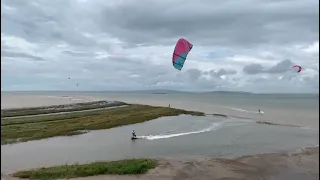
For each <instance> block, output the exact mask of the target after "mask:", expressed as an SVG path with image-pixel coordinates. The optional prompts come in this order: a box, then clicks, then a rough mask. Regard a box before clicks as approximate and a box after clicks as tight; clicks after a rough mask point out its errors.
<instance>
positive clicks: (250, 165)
mask: <svg viewBox="0 0 320 180" xmlns="http://www.w3.org/2000/svg"><path fill="white" fill-rule="evenodd" d="M146 96H148V97H146ZM196 96H198V97H199V96H200V98H198V99H197V98H196ZM224 96H226V97H230V96H231V97H232V96H233V97H232V98H231V100H230V99H225V102H228V103H226V104H223V103H222V102H219V101H221V99H216V101H217V102H216V103H210V102H208V99H209V98H208V97H210V96H209V95H206V94H202V95H201V94H200V95H199V94H198V95H195V94H191V95H188V94H187V95H186V94H177V95H172V94H165V95H162V94H148V95H143V94H142V93H140V94H139V93H131V94H129V93H128V94H125V93H122V94H121V93H120V94H115V93H105V94H103V93H100V94H96V93H72V92H68V93H29V94H28V93H16V94H14V93H9V94H6V93H3V92H2V98H1V109H8V108H22V107H38V106H48V105H60V104H71V103H75V102H76V103H79V102H90V101H97V100H110V101H123V102H126V103H135V104H148V105H153V106H164V107H167V106H168V105H169V104H170V106H171V107H174V108H181V109H186V110H193V111H200V112H205V113H206V114H209V115H208V116H207V117H204V118H202V117H199V118H196V117H189V116H180V117H177V118H170V117H168V118H160V119H158V120H154V121H150V122H147V123H142V124H136V125H129V126H123V127H119V128H113V129H109V130H98V131H97V132H89V133H85V134H82V135H77V136H71V137H57V138H51V139H48V140H36V141H30V142H25V143H17V144H12V145H2V148H1V149H2V150H1V156H2V162H1V164H2V167H4V169H1V172H2V173H3V175H2V177H1V178H2V179H10V178H11V179H12V178H13V177H9V176H8V174H9V173H12V172H11V171H12V169H15V168H14V167H17V170H20V169H25V168H27V167H30V168H34V167H39V166H40V167H41V166H49V165H56V164H61V163H62V160H63V159H66V157H61V159H60V160H59V156H61V152H68V150H67V149H69V152H68V153H67V154H69V155H68V157H70V158H69V159H68V162H76V161H80V162H83V163H85V162H87V161H92V160H94V161H95V160H113V159H112V158H111V157H114V158H116V159H121V158H124V157H131V156H133V157H142V156H148V157H154V158H156V159H159V166H158V167H156V168H155V169H153V170H150V171H149V172H148V173H147V174H145V175H125V176H122V175H121V176H115V175H102V176H96V177H84V178H77V179H117V180H125V179H128V180H129V179H130V180H131V179H155V180H160V179H176V180H180V179H263V178H264V179H319V170H318V169H319V149H318V146H317V145H318V143H319V138H318V135H319V130H318V125H319V121H318V117H319V112H318V111H317V110H315V109H316V108H317V107H316V106H318V104H314V103H315V101H316V100H313V101H312V98H309V97H307V98H301V97H298V98H296V100H295V99H294V98H293V100H292V99H290V98H287V99H289V100H290V101H289V102H291V103H292V102H294V101H296V102H298V101H299V102H300V103H301V106H303V108H304V109H302V108H300V107H299V103H298V104H294V105H293V106H297V107H290V106H284V107H281V108H280V107H279V104H288V105H291V104H290V103H288V102H287V101H279V98H277V99H278V101H277V103H275V102H273V103H269V104H260V105H256V104H253V103H251V104H250V102H249V104H244V103H242V102H239V101H240V100H239V97H237V96H235V95H220V96H219V97H224ZM211 97H212V96H211ZM253 98H255V97H251V100H252V99H253ZM262 98H263V97H262ZM308 98H309V99H311V100H308ZM235 99H236V100H238V102H237V101H236V100H235ZM268 99H269V101H272V99H270V98H268ZM284 99H285V98H284ZM306 99H307V100H306ZM212 101H213V100H212ZM248 101H250V100H248ZM255 101H257V104H259V103H261V102H265V101H266V100H265V99H263V100H259V99H258V100H255ZM307 101H308V102H307ZM239 104H243V106H241V107H240V105H239ZM270 104H276V105H274V106H275V107H272V106H271V105H270ZM258 106H259V107H258ZM308 106H310V107H311V108H306V107H308ZM257 108H262V110H263V111H264V112H265V113H264V114H263V115H261V114H259V113H257V111H256V110H255V109H257ZM295 108H296V109H300V110H295ZM277 112H279V113H277ZM214 114H216V115H217V114H219V115H225V116H215V115H214ZM290 117H291V118H290ZM301 119H302V120H301ZM195 120H197V123H194V121H195ZM258 121H260V122H268V123H264V124H259V123H255V122H258ZM168 124H170V125H169V126H171V127H170V128H168ZM182 126H185V127H182ZM208 127H209V128H208ZM235 127H236V129H235ZM133 128H134V129H136V130H137V132H138V133H141V134H146V135H149V136H148V137H146V138H147V139H148V138H149V141H138V142H136V143H133V144H132V143H131V142H130V143H128V141H127V138H126V137H125V134H126V133H127V132H128V131H129V132H130V131H131V130H132V129H133ZM225 131H228V132H229V133H227V134H225V133H226V132H225ZM164 132H166V134H161V133H164ZM190 132H191V133H190ZM231 132H232V133H231ZM270 132H272V133H271V134H269V133H270ZM159 133H160V134H159ZM110 134H113V135H117V136H118V137H119V138H118V141H117V142H115V141H113V140H112V138H109V139H108V137H110V136H111V135H110ZM158 134H159V135H158ZM228 134H229V135H228ZM259 134H260V136H259ZM268 136H269V137H268ZM277 136H278V137H279V138H277ZM294 136H296V137H295V138H293V137H294ZM102 137H103V138H102ZM210 139H212V141H213V142H210ZM199 140H202V142H199ZM94 141H96V143H95V142H94ZM70 142H72V143H70ZM89 142H90V143H89ZM103 142H104V143H105V144H106V146H104V145H102V143H103ZM88 143H89V144H88ZM285 143H286V144H285ZM72 144H73V145H72ZM99 144H100V145H99ZM135 144H139V145H135ZM85 146H89V147H88V148H83V147H85ZM109 146H114V148H112V147H109ZM309 146H311V147H309ZM312 146H313V147H312ZM33 147H41V148H37V149H34V148H33ZM77 148H78V149H79V151H78V153H79V155H73V154H71V152H75V151H76V150H77ZM139 148H141V149H139ZM41 149H45V150H43V151H42V150H41ZM50 149H51V151H52V152H51V154H52V159H50V158H49V157H48V154H46V153H49V152H50ZM81 149H82V150H81ZM143 149H146V150H143ZM44 152H46V153H44ZM23 153H25V154H23ZM55 153H56V155H55ZM59 153H60V154H59ZM179 153H180V154H179ZM49 154H50V153H49ZM74 154H77V153H74ZM92 154H95V155H94V156H93V155H92ZM132 154H133V155H132ZM25 156H29V157H30V158H29V159H28V157H25ZM109 156H110V157H109ZM13 157H15V158H16V159H12V158H13ZM36 157H42V159H43V160H44V161H40V160H37V161H38V162H36V163H27V162H26V163H24V164H22V165H21V163H22V161H31V160H32V159H35V158H36ZM80 157H83V158H82V159H81V158H80ZM23 158H24V160H21V159H23ZM19 159H20V160H19ZM39 159H41V158H39ZM10 160H11V161H10ZM9 161H10V162H9ZM9 164H10V165H9ZM6 165H7V166H6ZM10 169H11V170H10ZM5 174H7V175H5Z"/></svg>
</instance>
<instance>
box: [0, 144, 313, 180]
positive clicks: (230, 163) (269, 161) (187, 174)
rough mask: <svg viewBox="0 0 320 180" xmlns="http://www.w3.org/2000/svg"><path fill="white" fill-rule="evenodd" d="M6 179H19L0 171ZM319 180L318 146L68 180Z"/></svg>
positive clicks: (169, 161)
mask: <svg viewBox="0 0 320 180" xmlns="http://www.w3.org/2000/svg"><path fill="white" fill-rule="evenodd" d="M1 179H3V180H5V179H6V180H10V179H12V180H17V179H18V178H13V177H10V176H8V175H1ZM105 179H108V180H150V179H153V180H168V179H172V180H185V179H188V180H209V179H210V180H228V179H229V180H258V179H270V180H271V179H272V180H285V179H290V180H316V179H319V148H307V149H305V150H303V151H302V152H299V153H295V154H290V155H288V154H261V155H254V156H244V157H239V158H234V159H221V158H198V159H193V160H185V161H181V160H176V159H160V160H159V165H158V167H157V168H155V169H153V170H150V171H149V172H148V173H147V174H144V175H102V176H94V177H84V178H73V179H69V180H105Z"/></svg>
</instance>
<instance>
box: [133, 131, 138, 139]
mask: <svg viewBox="0 0 320 180" xmlns="http://www.w3.org/2000/svg"><path fill="white" fill-rule="evenodd" d="M132 137H133V138H136V137H137V136H136V132H135V131H134V130H132Z"/></svg>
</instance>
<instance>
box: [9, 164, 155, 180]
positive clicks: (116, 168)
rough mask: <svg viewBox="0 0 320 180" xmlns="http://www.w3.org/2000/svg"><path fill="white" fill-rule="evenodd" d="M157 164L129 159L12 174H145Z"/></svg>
mask: <svg viewBox="0 0 320 180" xmlns="http://www.w3.org/2000/svg"><path fill="white" fill-rule="evenodd" d="M156 165H157V161H156V160H153V159H127V160H120V161H109V162H94V163H90V164H75V165H62V166H54V167H48V168H40V169H31V170H27V171H18V172H16V173H14V174H12V176H14V177H19V178H29V179H62V178H75V177H87V176H95V175H102V174H117V175H124V174H143V173H146V172H147V171H148V170H149V169H153V168H155V167H156Z"/></svg>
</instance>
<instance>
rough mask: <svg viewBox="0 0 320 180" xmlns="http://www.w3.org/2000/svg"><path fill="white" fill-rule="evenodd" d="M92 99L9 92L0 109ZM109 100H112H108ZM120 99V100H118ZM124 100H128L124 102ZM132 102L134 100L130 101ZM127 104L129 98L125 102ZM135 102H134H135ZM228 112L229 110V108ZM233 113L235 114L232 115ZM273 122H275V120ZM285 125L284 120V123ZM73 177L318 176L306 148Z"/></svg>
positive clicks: (223, 179) (276, 179)
mask: <svg viewBox="0 0 320 180" xmlns="http://www.w3.org/2000/svg"><path fill="white" fill-rule="evenodd" d="M94 100H105V99H103V98H97V97H90V96H77V97H71V98H70V97H63V96H51V97H48V96H45V95H41V96H38V95H27V96H26V95H12V96H11V95H10V96H3V97H2V98H1V109H4V108H19V107H36V106H45V105H58V104H70V103H76V102H88V101H94ZM110 100H112V99H110ZM118 100H120V101H121V99H118ZM127 102H128V101H127ZM131 102H134V101H131ZM129 103H130V101H129ZM136 103H137V102H136ZM142 103H145V104H151V105H163V106H167V104H165V103H164V102H162V101H161V102H160V101H153V102H151V101H147V100H145V101H142ZM171 105H172V106H175V107H180V108H183V107H185V109H188V110H200V109H194V108H191V107H190V106H187V105H186V104H184V103H183V102H181V103H178V102H174V103H172V104H171ZM209 108H211V107H207V108H204V110H203V111H205V112H207V113H222V114H228V115H229V113H228V112H227V111H226V110H225V109H224V111H223V112H220V111H219V110H218V111H216V112H212V111H214V110H212V109H209ZM230 114H232V112H231V111H230ZM235 115H236V114H235ZM275 122H276V123H279V122H278V121H276V120H275ZM308 123H309V126H313V127H314V128H316V127H315V126H314V125H316V124H318V123H319V122H318V121H317V122H313V121H312V122H311V123H310V122H309V121H308ZM286 124H288V123H286ZM1 179H16V178H12V177H10V176H8V175H1ZM76 179H77V180H89V179H93V180H100V179H101V180H102V179H114V180H135V179H140V180H147V179H154V180H162V179H174V180H182V179H195V180H200V179H203V180H206V179H210V180H212V179H219V180H227V179H229V180H231V179H233V180H236V179H237V180H240V179H247V180H251V179H252V180H257V179H272V180H280V179H281V180H282V179H290V180H298V179H303V180H309V179H310V180H311V179H312V180H313V179H319V148H318V147H316V148H307V149H306V150H304V151H303V152H300V153H296V154H292V155H287V154H279V153H274V154H262V155H252V156H245V157H239V158H234V159H217V158H197V159H191V160H188V161H187V160H179V159H175V158H165V159H161V160H160V164H159V166H158V167H157V168H156V169H154V170H151V171H150V172H148V173H147V174H145V175H140V176H109V175H106V176H96V177H87V178H76Z"/></svg>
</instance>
